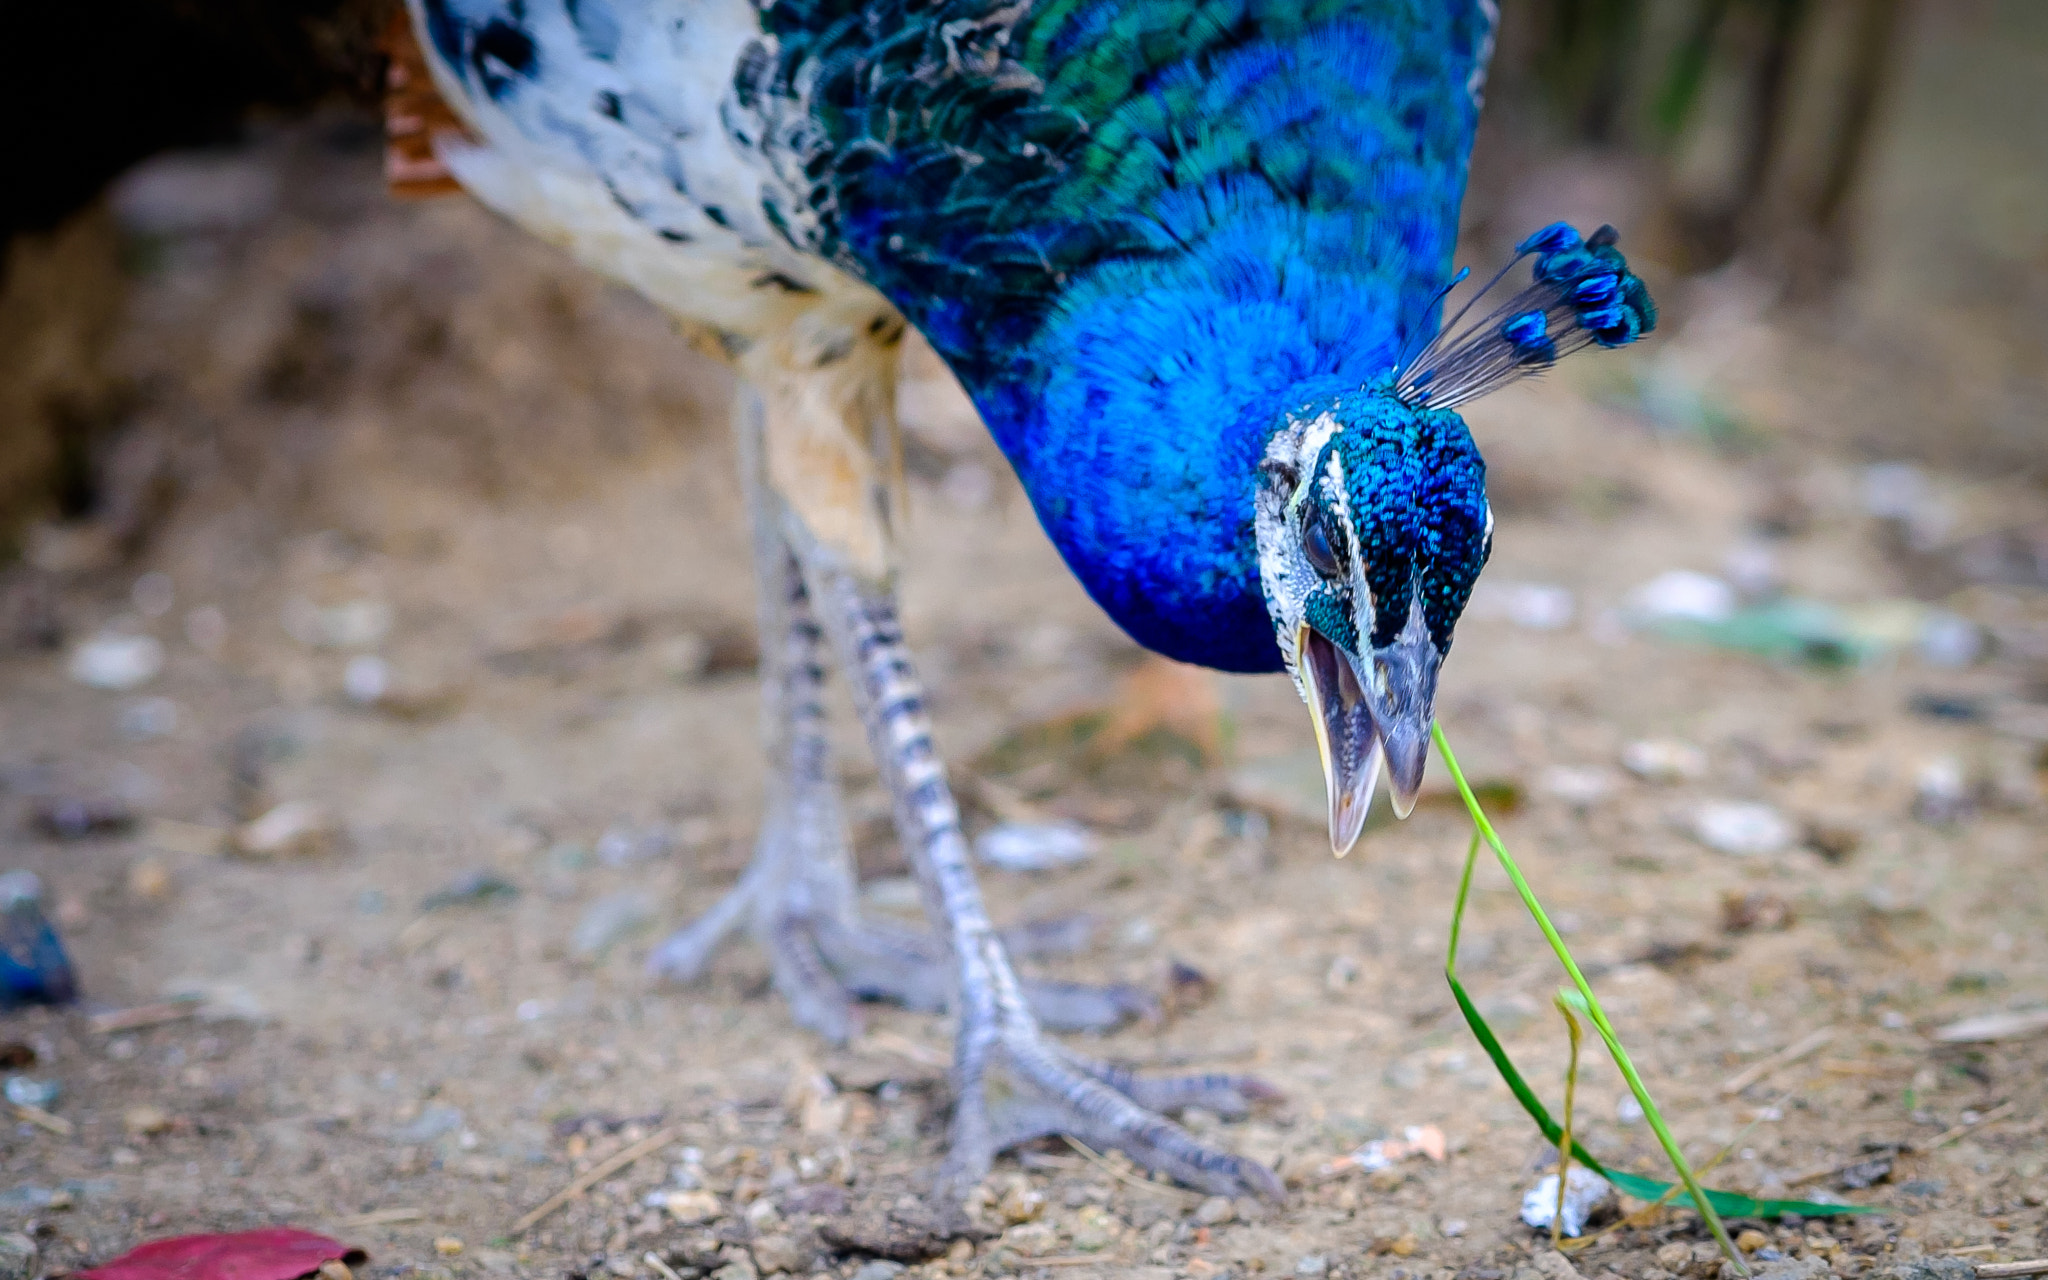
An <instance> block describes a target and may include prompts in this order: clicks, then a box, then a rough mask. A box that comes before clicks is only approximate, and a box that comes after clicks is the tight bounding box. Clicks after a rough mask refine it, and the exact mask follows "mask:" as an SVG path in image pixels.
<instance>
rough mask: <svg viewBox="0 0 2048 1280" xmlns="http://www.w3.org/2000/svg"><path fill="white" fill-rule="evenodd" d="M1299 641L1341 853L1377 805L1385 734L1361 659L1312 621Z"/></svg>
mask: <svg viewBox="0 0 2048 1280" xmlns="http://www.w3.org/2000/svg"><path fill="white" fill-rule="evenodd" d="M1294 644H1295V653H1296V654H1297V657H1298V663H1297V670H1298V671H1299V672H1300V673H1301V684H1302V692H1304V693H1305V694H1307V695H1308V705H1309V719H1310V720H1311V721H1312V722H1313V723H1314V724H1315V730H1316V751H1317V752H1318V753H1319V754H1320V755H1321V756H1322V758H1323V783H1324V785H1325V786H1326V787H1328V789H1329V793H1330V851H1331V852H1332V853H1335V854H1336V855H1337V856H1338V857H1340V858H1341V857H1343V856H1344V855H1345V854H1347V853H1349V852H1351V846H1352V845H1354V844H1356V843H1358V833H1359V832H1360V831H1363V830H1364V829H1365V815H1366V811H1367V810H1369V809H1371V808H1372V793H1373V788H1374V787H1375V786H1376V785H1377V784H1378V782H1379V777H1380V737H1379V733H1378V732H1377V731H1376V730H1375V729H1374V726H1373V714H1372V706H1371V702H1370V700H1369V699H1368V698H1367V697H1366V693H1365V681H1364V680H1363V679H1362V678H1361V677H1360V675H1359V671H1358V665H1357V660H1356V659H1354V658H1353V657H1352V656H1351V655H1350V654H1348V653H1346V652H1344V651H1343V650H1342V649H1339V648H1338V647H1337V646H1336V645H1335V644H1333V643H1331V642H1330V639H1329V638H1328V637H1327V636H1325V635H1323V634H1322V633H1321V632H1319V631H1317V630H1316V629H1315V628H1314V627H1311V626H1309V625H1308V624H1307V623H1303V624H1302V625H1301V626H1300V627H1299V628H1298V629H1297V630H1296V631H1295V635H1294Z"/></svg>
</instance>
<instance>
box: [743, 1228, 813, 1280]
mask: <svg viewBox="0 0 2048 1280" xmlns="http://www.w3.org/2000/svg"><path fill="white" fill-rule="evenodd" d="M750 1251H751V1252H752V1253H753V1255H754V1265H755V1266H757V1267H759V1268H760V1269H761V1274H762V1275H768V1276H772V1275H780V1274H782V1273H783V1272H787V1271H795V1270H797V1269H798V1268H799V1267H801V1266H803V1264H804V1261H805V1258H804V1251H803V1250H802V1249H801V1248H800V1247H799V1246H798V1245H797V1242H796V1241H795V1240H794V1239H792V1238H791V1237H789V1236H786V1235H781V1234H775V1235H765V1236H760V1237H757V1238H756V1239H755V1240H754V1243H753V1244H752V1246H750Z"/></svg>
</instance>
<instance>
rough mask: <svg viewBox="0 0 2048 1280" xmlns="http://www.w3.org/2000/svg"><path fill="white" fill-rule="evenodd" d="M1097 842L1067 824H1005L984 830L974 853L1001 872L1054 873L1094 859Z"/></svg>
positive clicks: (1085, 832) (1097, 846) (1089, 835)
mask: <svg viewBox="0 0 2048 1280" xmlns="http://www.w3.org/2000/svg"><path fill="white" fill-rule="evenodd" d="M1100 846H1101V842H1100V841H1098V840H1097V839H1096V838H1095V837H1094V835H1093V834H1091V833H1090V832H1089V831H1088V830H1087V829H1086V828H1084V827H1080V826H1077V825H1075V824H1074V823H1071V822H1006V823H1003V824H1002V825H1000V826H997V827H991V828H990V829H989V830H987V831H984V832H982V833H981V835H980V836H979V837H978V838H977V839H976V840H975V842H974V852H975V855H976V856H977V857H979V858H980V859H981V860H982V861H983V862H984V863H987V864H988V865H989V866H991V867H996V868H998V869H1000V870H1003V871H1024V872H1029V871H1056V870H1058V869H1060V868H1062V867H1072V866H1078V865H1080V864H1081V863H1083V862H1086V861H1087V860H1088V859H1090V858H1092V857H1094V856H1095V852H1096V850H1097V849H1098V848H1100Z"/></svg>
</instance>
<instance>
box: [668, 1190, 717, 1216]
mask: <svg viewBox="0 0 2048 1280" xmlns="http://www.w3.org/2000/svg"><path fill="white" fill-rule="evenodd" d="M661 1207H662V1208H663V1209H665V1210H667V1211H668V1215H669V1217H671V1218H674V1219H675V1220H676V1221H677V1222H680V1223H686V1224H687V1223H695V1222H709V1221H711V1220H712V1219H714V1218H717V1217H719V1216H720V1215H722V1214H723V1213H724V1212H725V1206H723V1205H721V1204H720V1203H719V1202H718V1197H717V1196H715V1195H713V1194H712V1193H711V1192H709V1191H671V1192H669V1193H668V1194H667V1195H665V1196H663V1197H662V1198H661Z"/></svg>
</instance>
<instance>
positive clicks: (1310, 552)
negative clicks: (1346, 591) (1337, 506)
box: [1301, 511, 1342, 578]
mask: <svg viewBox="0 0 2048 1280" xmlns="http://www.w3.org/2000/svg"><path fill="white" fill-rule="evenodd" d="M1301 549H1302V551H1303V552H1304V553H1305V554H1306V555H1307V556H1308V562H1309V564H1310V565H1311V566H1313V567H1314V569H1315V571H1316V572H1317V573H1320V574H1322V575H1323V576H1324V577H1325V578H1335V577H1337V576H1339V574H1341V573H1342V568H1341V567H1340V566H1339V565H1338V563H1337V548H1336V546H1335V544H1333V543H1332V542H1331V540H1330V525H1329V521H1328V520H1327V519H1325V518H1324V516H1323V514H1322V513H1321V512H1319V511H1318V512H1312V513H1310V515H1309V518H1308V520H1307V521H1306V522H1305V523H1304V524H1303V525H1302V529H1301Z"/></svg>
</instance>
